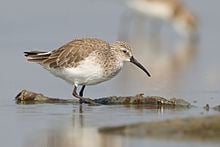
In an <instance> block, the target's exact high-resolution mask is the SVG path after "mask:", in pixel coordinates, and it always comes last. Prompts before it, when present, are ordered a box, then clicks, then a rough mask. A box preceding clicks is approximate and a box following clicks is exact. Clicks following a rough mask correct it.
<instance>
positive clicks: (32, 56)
mask: <svg viewBox="0 0 220 147" xmlns="http://www.w3.org/2000/svg"><path fill="white" fill-rule="evenodd" d="M24 55H25V57H26V58H27V61H30V62H35V63H41V62H42V61H43V60H45V59H47V58H48V57H49V56H50V55H51V53H50V52H41V51H30V52H24Z"/></svg>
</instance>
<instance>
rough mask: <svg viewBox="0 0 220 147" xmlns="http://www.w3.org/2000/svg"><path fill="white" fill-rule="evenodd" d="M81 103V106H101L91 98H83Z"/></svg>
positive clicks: (80, 100)
mask: <svg viewBox="0 0 220 147" xmlns="http://www.w3.org/2000/svg"><path fill="white" fill-rule="evenodd" d="M79 103H80V104H83V103H85V104H89V105H91V106H99V105H100V104H98V103H96V102H95V101H94V100H92V99H90V98H84V97H81V98H80V99H79Z"/></svg>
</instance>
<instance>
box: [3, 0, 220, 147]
mask: <svg viewBox="0 0 220 147" xmlns="http://www.w3.org/2000/svg"><path fill="white" fill-rule="evenodd" d="M185 1H186V3H187V5H188V6H189V7H190V8H191V9H192V10H193V11H194V12H195V13H196V14H197V16H198V18H199V20H200V21H199V22H200V28H199V35H200V39H199V43H198V44H196V45H195V44H188V43H186V42H184V41H182V40H181V39H177V41H175V43H173V42H171V41H170V40H172V39H168V40H167V41H166V42H164V41H163V42H158V41H157V42H156V43H155V44H156V45H159V47H158V46H157V48H159V50H156V52H155V49H154V48H153V47H155V46H154V45H155V44H151V43H149V42H148V41H146V42H145V37H143V36H135V37H133V38H132V41H133V40H134V42H136V45H135V47H136V48H135V51H134V53H135V56H136V58H137V59H139V61H140V62H141V63H143V64H144V65H145V66H146V67H147V68H148V69H149V71H150V72H151V74H152V75H153V76H152V78H147V77H146V75H144V73H143V72H142V71H140V70H138V69H137V68H136V67H134V66H133V65H131V64H129V63H128V64H126V65H125V68H124V69H123V70H122V72H121V73H120V74H119V75H118V76H117V77H115V78H114V79H112V80H111V81H108V82H105V83H102V84H100V85H96V86H91V87H87V89H86V92H85V95H86V96H89V97H102V96H110V95H135V94H137V93H145V95H159V96H164V97H170V98H171V97H178V98H184V99H186V100H188V101H189V102H191V103H193V101H196V103H193V104H194V105H197V106H198V108H192V109H185V110H183V109H182V110H178V109H176V110H167V109H159V110H158V109H152V108H137V107H126V106H99V107H91V106H86V105H84V106H83V108H82V109H83V113H79V106H78V105H57V104H56V105H53V104H38V105H17V104H15V101H14V100H13V99H14V97H15V95H16V94H17V93H18V92H19V91H20V90H21V89H29V90H31V91H36V92H41V93H44V94H45V95H48V96H52V97H61V98H68V97H71V90H72V86H71V85H68V84H66V83H65V82H63V81H62V80H59V79H57V78H54V77H53V76H51V75H50V74H48V72H47V71H45V70H44V69H42V68H40V66H38V65H34V64H28V63H27V62H26V61H25V59H24V57H23V55H22V52H23V51H26V50H35V49H43V50H50V49H54V48H57V47H59V46H60V45H62V44H63V43H64V42H68V41H70V40H71V39H73V38H76V37H97V38H102V39H104V40H108V41H110V42H113V41H115V40H117V38H118V32H119V29H120V28H121V26H120V19H121V17H122V15H123V14H124V13H125V12H127V9H126V6H125V1H122V0H121V1H107V0H105V1H104V0H103V1H100V0H94V1H92V2H91V1H89V0H77V1H76V0H75V1H67V0H65V1H52V0H48V1H43V0H38V1H28V0H20V1H11V0H9V1H4V2H2V4H1V6H0V7H1V9H0V12H1V13H0V18H1V22H0V26H1V27H0V32H1V33H0V42H1V51H2V53H1V54H0V66H1V67H2V68H1V72H0V73H1V76H0V83H1V84H0V86H1V87H0V88H1V98H0V116H1V121H0V130H1V131H0V143H1V145H2V146H18V147H20V146H88V145H90V146H96V147H97V146H115V147H118V146H119V147H121V146H146V145H149V146H161V145H163V146H177V145H178V146H193V145H197V146H218V145H219V144H218V143H215V142H207V141H206V142H203V141H186V140H185V141H184V140H183V141H174V140H172V139H169V140H161V139H151V138H127V137H119V136H105V135H101V134H99V133H98V132H97V128H99V127H102V126H112V125H119V124H129V123H134V122H141V121H156V120H164V119H168V118H175V117H189V116H203V115H212V114H216V113H217V114H218V112H215V111H212V110H210V111H209V112H207V111H205V110H203V109H202V107H203V106H204V105H206V104H207V103H208V104H209V105H210V106H215V105H218V104H220V98H219V97H220V86H219V83H220V77H219V71H220V66H219V61H220V60H219V57H218V56H219V54H220V50H219V48H218V47H219V46H218V38H219V37H220V36H219V33H218V27H219V23H220V21H219V20H218V19H216V18H218V14H219V12H218V11H220V10H219V9H218V6H219V4H220V2H219V1H217V0H213V1H212V2H211V3H210V2H208V1H204V0H202V1H201V0H200V1H198V0H193V1H189V0H185ZM12 4H13V5H12ZM207 6H209V9H208V8H207ZM133 25H134V26H133V28H135V25H137V24H133ZM134 32H135V30H134ZM167 32H168V33H167ZM163 33H164V34H165V35H168V36H169V37H170V38H173V37H174V38H178V37H176V35H175V33H174V32H172V28H171V27H169V25H165V30H164V31H163ZM134 34H135V33H134ZM135 35H137V34H135ZM169 37H168V38H169ZM135 39H136V40H135ZM146 40H147V39H146ZM180 40H181V41H180ZM138 41H139V43H137V42H138ZM137 44H138V45H137ZM152 46H153V47H152ZM174 51H176V52H175V53H177V54H175V53H174ZM178 51H180V52H178ZM181 51H182V52H181ZM174 59H175V60H174ZM173 65H176V66H173Z"/></svg>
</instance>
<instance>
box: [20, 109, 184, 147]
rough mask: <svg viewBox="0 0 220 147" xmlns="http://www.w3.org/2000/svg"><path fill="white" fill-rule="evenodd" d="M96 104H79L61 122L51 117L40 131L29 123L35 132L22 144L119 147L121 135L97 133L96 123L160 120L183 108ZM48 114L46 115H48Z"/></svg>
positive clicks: (27, 145) (122, 144)
mask: <svg viewBox="0 0 220 147" xmlns="http://www.w3.org/2000/svg"><path fill="white" fill-rule="evenodd" d="M100 107H101V108H98V107H93V108H91V107H90V106H87V105H83V107H80V106H79V107H74V109H73V113H72V114H71V115H70V117H69V118H66V119H65V120H64V122H63V123H60V122H59V123H56V122H54V120H51V122H49V125H48V126H47V127H46V128H44V129H41V130H39V129H38V128H37V129H35V128H34V127H35V126H33V130H35V131H32V132H31V133H30V134H28V136H25V137H24V138H23V139H24V140H23V142H24V146H25V147H29V146H33V147H39V146H41V147H58V146H59V147H60V146H65V147H70V146H71V147H73V146H75V147H87V146H90V147H103V146H107V147H108V146H110V147H122V146H124V144H125V143H126V141H125V140H124V139H123V137H119V136H112V135H106V134H100V133H99V132H98V128H99V126H111V125H118V124H126V123H128V122H132V121H134V122H140V121H143V120H152V118H150V117H154V118H155V116H157V117H161V118H162V119H163V117H164V116H163V114H164V113H169V112H172V113H178V111H182V112H183V111H184V110H186V109H178V108H176V109H175V108H174V109H169V110H168V109H166V108H164V107H156V106H150V105H142V106H132V105H125V106H105V108H103V107H104V106H100ZM146 114H148V115H146ZM48 115H49V116H50V114H48ZM124 118H126V119H124ZM99 120H102V121H99ZM117 122H119V123H117ZM94 123H95V124H94ZM99 123H100V124H99ZM109 124H110V125H109ZM36 130H37V131H36Z"/></svg>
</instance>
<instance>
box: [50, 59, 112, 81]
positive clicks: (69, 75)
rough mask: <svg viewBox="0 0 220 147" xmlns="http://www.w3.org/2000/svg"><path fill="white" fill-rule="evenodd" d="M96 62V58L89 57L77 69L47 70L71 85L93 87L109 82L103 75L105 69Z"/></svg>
mask: <svg viewBox="0 0 220 147" xmlns="http://www.w3.org/2000/svg"><path fill="white" fill-rule="evenodd" d="M96 61H97V60H96V57H95V56H89V57H87V58H85V60H83V61H81V62H80V64H79V65H78V66H77V67H70V68H62V69H58V68H56V69H51V68H46V69H47V70H49V71H50V72H51V73H52V74H53V75H55V76H57V77H60V78H62V79H64V80H65V81H67V82H69V83H71V84H77V85H93V84H98V83H100V82H103V81H106V80H108V78H106V77H105V76H104V75H103V74H104V69H103V67H102V66H101V64H99V63H98V62H96Z"/></svg>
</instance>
